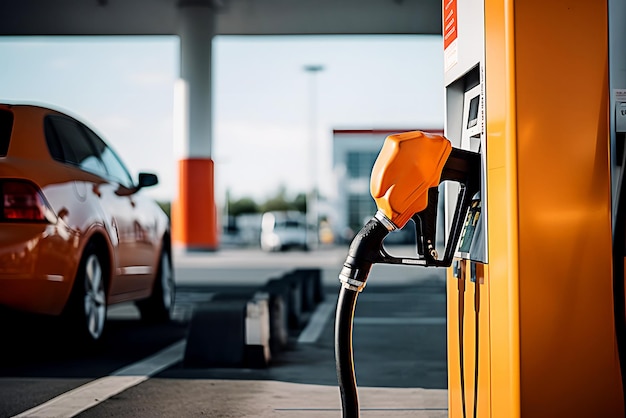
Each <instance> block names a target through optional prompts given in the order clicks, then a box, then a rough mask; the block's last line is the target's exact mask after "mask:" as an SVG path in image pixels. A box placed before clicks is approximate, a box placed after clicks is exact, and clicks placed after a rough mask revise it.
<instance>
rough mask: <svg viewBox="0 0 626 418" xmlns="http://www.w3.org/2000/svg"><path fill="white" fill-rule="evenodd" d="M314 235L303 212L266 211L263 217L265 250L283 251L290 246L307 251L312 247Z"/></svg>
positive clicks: (262, 242)
mask: <svg viewBox="0 0 626 418" xmlns="http://www.w3.org/2000/svg"><path fill="white" fill-rule="evenodd" d="M312 235H313V233H312V232H311V231H309V230H308V228H307V223H306V216H305V214H303V213H302V212H298V211H272V212H265V213H264V214H263V217H262V219H261V248H262V249H263V250H264V251H283V250H287V249H290V248H300V249H303V250H305V251H306V250H308V249H309V248H310V242H311V239H312Z"/></svg>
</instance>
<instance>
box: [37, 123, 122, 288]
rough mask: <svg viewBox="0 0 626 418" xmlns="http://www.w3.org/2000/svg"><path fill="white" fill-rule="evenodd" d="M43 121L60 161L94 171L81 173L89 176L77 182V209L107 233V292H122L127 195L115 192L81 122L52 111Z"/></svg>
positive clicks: (97, 151)
mask: <svg viewBox="0 0 626 418" xmlns="http://www.w3.org/2000/svg"><path fill="white" fill-rule="evenodd" d="M46 125H47V126H46V130H47V135H54V136H55V139H56V143H57V144H58V146H59V148H60V149H61V152H60V155H61V158H62V160H63V162H65V163H67V164H69V165H71V166H75V167H76V168H78V169H80V170H83V171H86V172H88V173H91V174H94V176H83V177H85V178H93V180H91V181H85V182H84V183H85V184H82V185H80V186H79V187H80V188H81V189H84V190H85V191H86V195H85V196H84V197H83V198H82V201H83V203H82V209H81V211H83V212H85V215H84V216H85V218H87V221H86V225H88V226H89V225H94V224H96V223H101V224H103V225H104V227H105V229H106V230H107V231H108V233H109V237H110V238H109V239H110V241H111V244H112V246H113V251H114V254H112V260H113V265H112V266H111V268H112V275H111V276H112V280H111V283H109V294H110V295H115V294H118V293H120V292H122V293H123V292H126V291H128V290H127V289H129V288H132V283H129V282H128V280H126V275H127V272H128V270H129V267H132V265H133V263H132V257H129V256H128V254H129V251H130V250H131V248H130V247H131V244H132V240H130V239H129V235H130V236H132V228H133V217H132V205H131V202H130V200H129V199H128V197H126V196H119V195H118V194H117V193H116V192H117V190H118V188H119V185H118V183H117V182H116V181H112V180H111V176H110V175H109V172H108V170H107V168H106V166H105V164H104V162H103V160H102V158H101V155H100V151H99V150H98V148H97V146H96V143H95V142H94V141H93V140H91V138H89V137H88V134H87V131H86V130H85V129H84V127H83V125H82V124H80V123H79V122H77V121H76V120H74V119H71V118H69V117H66V116H57V115H55V116H49V117H47V118H46ZM57 158H58V157H57ZM88 226H87V227H88Z"/></svg>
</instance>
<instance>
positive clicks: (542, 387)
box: [335, 0, 626, 418]
mask: <svg viewBox="0 0 626 418" xmlns="http://www.w3.org/2000/svg"><path fill="white" fill-rule="evenodd" d="M442 16H443V24H442V29H443V49H444V51H443V57H444V65H443V67H444V68H443V71H444V87H445V126H444V135H445V138H443V137H436V136H430V135H426V134H421V133H417V132H411V133H404V134H400V135H396V136H392V137H391V138H388V139H387V140H386V141H385V144H384V145H383V149H382V150H381V152H380V155H379V157H378V160H377V161H376V164H375V166H374V170H373V173H372V179H371V180H372V181H371V192H372V196H373V197H374V199H375V200H376V203H377V206H378V212H377V213H376V215H375V216H374V217H373V219H372V220H370V221H369V222H368V223H367V225H365V227H364V228H363V229H362V230H361V231H360V232H359V234H358V235H357V237H356V238H355V239H354V241H353V242H352V245H351V246H350V249H349V251H348V256H347V258H346V262H345V264H344V266H343V269H342V270H341V273H340V280H341V283H342V285H341V290H340V291H339V293H340V297H339V300H338V306H337V318H336V328H335V335H336V341H335V343H336V360H337V374H338V379H339V384H340V388H341V398H342V403H343V411H344V417H356V416H358V414H359V412H358V396H357V389H356V382H355V378H354V365H353V362H352V361H353V358H352V346H351V342H352V315H353V314H354V308H355V304H356V299H357V295H358V292H359V291H361V290H363V287H364V286H365V283H366V280H367V279H368V277H367V276H368V273H369V271H370V268H371V266H372V264H374V263H393V264H405V265H414V266H423V267H424V266H425V267H429V266H435V267H443V266H447V265H452V267H453V268H448V269H447V271H446V274H447V287H446V295H447V321H446V327H447V354H448V356H447V357H448V414H449V416H450V417H454V418H460V417H469V416H473V417H481V418H483V417H485V418H489V417H511V418H522V417H524V418H526V417H532V418H543V417H546V418H547V417H561V416H564V417H565V416H566V417H568V418H573V417H580V418H583V417H611V418H612V417H624V416H625V411H626V319H625V318H626V316H625V313H624V311H625V306H626V296H625V290H624V289H626V284H625V283H626V279H625V278H624V276H625V273H624V272H625V271H626V267H625V266H626V239H625V237H626V220H625V218H626V174H625V173H626V171H624V167H625V166H626V157H624V155H625V154H626V153H625V152H624V148H625V146H624V141H625V138H626V134H625V132H626V71H624V68H626V54H624V51H625V50H626V48H625V47H624V45H625V44H626V29H625V28H626V26H624V24H623V22H624V19H625V16H626V5H625V4H624V2H623V1H621V0H609V1H608V2H590V1H585V0H572V1H555V2H546V1H544V0H525V1H523V2H520V1H518V2H515V1H511V0H463V1H458V0H449V1H448V0H446V1H444V2H442ZM581 28H582V29H581ZM437 186H439V187H437ZM438 200H442V201H443V202H442V204H441V205H438V204H437V202H438ZM437 206H439V211H437V210H436V208H437ZM437 217H443V220H444V223H445V228H444V233H445V237H444V238H445V239H444V242H445V249H444V250H443V251H441V256H439V254H438V252H440V251H439V247H438V246H437V245H434V244H435V243H438V242H437V241H436V240H435V238H436V237H437V234H439V232H440V231H439V230H438V229H439V228H436V227H438V226H440V224H441V223H440V222H439V223H438V222H437V221H436V219H437ZM409 219H413V220H414V221H415V224H416V232H417V235H418V240H417V257H415V258H399V257H393V256H391V255H389V254H388V253H387V252H386V251H385V250H384V248H383V247H382V242H383V240H384V238H385V236H386V235H387V234H388V233H389V232H390V231H391V230H393V229H394V228H396V227H401V226H403V225H404V224H405V223H406V222H408V220H409ZM440 219H441V218H440ZM383 280H384V278H383ZM454 284H456V285H454Z"/></svg>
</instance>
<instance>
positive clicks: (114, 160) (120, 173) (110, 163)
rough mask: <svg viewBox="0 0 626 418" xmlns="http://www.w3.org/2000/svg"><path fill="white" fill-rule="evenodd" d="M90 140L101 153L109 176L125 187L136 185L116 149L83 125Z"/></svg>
mask: <svg viewBox="0 0 626 418" xmlns="http://www.w3.org/2000/svg"><path fill="white" fill-rule="evenodd" d="M83 128H84V129H85V132H86V134H87V136H88V137H89V139H90V141H91V142H92V143H93V144H94V146H95V148H96V149H97V150H98V152H99V154H100V158H101V159H102V162H104V165H105V167H106V170H107V172H108V175H109V178H111V179H112V180H114V181H116V182H117V183H119V184H121V185H122V186H124V187H127V188H129V189H130V188H132V187H134V183H133V178H132V177H131V175H130V174H129V172H128V169H127V168H126V166H124V163H122V160H120V158H119V157H118V156H117V154H115V151H113V149H111V147H109V146H108V145H107V144H106V143H105V142H104V141H103V140H102V139H101V138H100V137H99V136H98V135H96V134H95V133H94V132H93V131H92V130H91V129H89V128H87V127H83Z"/></svg>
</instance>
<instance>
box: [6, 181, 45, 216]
mask: <svg viewBox="0 0 626 418" xmlns="http://www.w3.org/2000/svg"><path fill="white" fill-rule="evenodd" d="M0 193H1V194H2V218H3V219H4V220H15V221H37V222H42V221H46V216H45V212H46V202H45V201H44V199H43V197H42V195H41V192H40V191H39V188H38V187H37V186H35V185H34V184H32V183H30V182H27V181H22V180H5V181H0Z"/></svg>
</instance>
